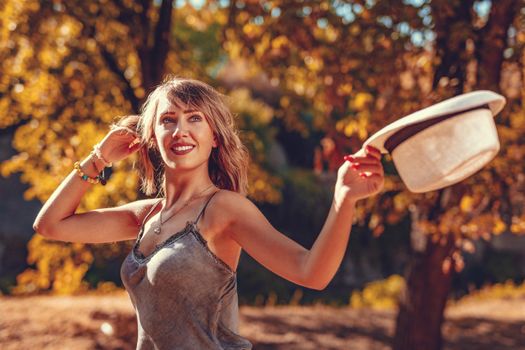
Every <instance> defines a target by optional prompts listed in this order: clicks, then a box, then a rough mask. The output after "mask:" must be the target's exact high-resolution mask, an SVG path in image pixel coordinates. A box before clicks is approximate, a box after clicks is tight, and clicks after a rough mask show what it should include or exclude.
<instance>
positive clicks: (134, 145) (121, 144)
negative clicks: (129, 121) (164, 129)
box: [99, 126, 142, 163]
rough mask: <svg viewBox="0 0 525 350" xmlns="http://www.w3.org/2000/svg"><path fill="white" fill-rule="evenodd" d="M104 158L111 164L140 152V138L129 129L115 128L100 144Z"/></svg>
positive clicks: (124, 127) (123, 127)
mask: <svg viewBox="0 0 525 350" xmlns="http://www.w3.org/2000/svg"><path fill="white" fill-rule="evenodd" d="M99 147H100V153H101V154H102V157H103V158H104V159H105V160H107V161H108V162H110V163H114V162H118V161H119V160H122V159H124V158H126V157H128V156H129V155H131V154H133V153H134V152H136V151H138V150H139V149H140V148H141V147H142V144H141V142H140V136H139V135H138V134H137V132H135V131H134V130H132V129H131V128H129V127H126V126H115V127H112V129H111V131H110V132H109V133H108V134H107V135H106V136H105V137H104V139H102V141H100V143H99Z"/></svg>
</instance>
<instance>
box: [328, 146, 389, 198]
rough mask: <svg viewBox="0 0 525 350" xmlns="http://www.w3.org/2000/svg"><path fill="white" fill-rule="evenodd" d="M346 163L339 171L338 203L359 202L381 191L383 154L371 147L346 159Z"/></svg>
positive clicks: (337, 185) (336, 191)
mask: <svg viewBox="0 0 525 350" xmlns="http://www.w3.org/2000/svg"><path fill="white" fill-rule="evenodd" d="M344 160H345V162H344V163H343V164H342V165H341V166H340V167H339V170H338V171H337V182H336V185H335V194H334V196H336V199H337V200H338V201H343V202H347V201H350V202H353V203H355V202H357V201H358V200H359V199H363V198H366V197H369V196H372V195H374V194H377V193H379V192H380V191H381V189H382V188H383V185H384V170H383V165H382V164H381V152H380V151H379V150H378V149H376V148H374V147H371V146H367V147H366V148H365V149H360V150H359V151H357V152H356V153H354V154H353V155H347V156H345V157H344Z"/></svg>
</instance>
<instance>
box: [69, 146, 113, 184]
mask: <svg viewBox="0 0 525 350" xmlns="http://www.w3.org/2000/svg"><path fill="white" fill-rule="evenodd" d="M90 155H93V156H95V157H96V158H97V159H99V160H100V161H101V162H102V164H104V169H102V171H101V172H100V174H98V175H97V176H95V177H90V176H88V175H86V174H85V173H84V172H83V171H82V168H81V167H80V162H75V164H74V168H75V170H76V171H77V174H78V176H80V178H81V179H82V180H84V181H86V182H89V183H90V184H98V183H100V184H102V185H103V186H104V185H106V183H107V180H108V179H107V177H106V175H105V170H106V168H110V167H112V166H113V163H111V162H108V161H107V160H106V159H104V157H103V156H102V153H101V152H100V145H99V144H96V145H95V146H94V147H93V150H92V151H91V153H90ZM93 167H94V168H95V169H96V170H97V171H99V170H98V168H97V165H96V162H95V160H94V159H93Z"/></svg>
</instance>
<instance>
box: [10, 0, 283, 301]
mask: <svg viewBox="0 0 525 350" xmlns="http://www.w3.org/2000/svg"><path fill="white" fill-rule="evenodd" d="M172 4H173V2H172V1H167V0H164V1H148V0H144V1H118V0H115V1H106V2H103V3H102V2H101V3H98V2H86V1H65V2H61V1H31V0H30V1H26V2H23V3H21V2H18V1H6V2H4V3H3V5H2V7H1V10H0V14H1V17H2V18H3V19H4V20H3V21H2V22H1V25H0V58H1V59H2V62H3V64H2V66H1V67H0V71H1V74H0V76H1V78H0V113H1V115H2V118H1V119H0V128H8V127H10V130H16V131H15V132H14V141H13V146H14V148H15V149H16V150H17V151H18V154H16V155H15V156H13V157H12V158H11V159H9V160H7V161H5V162H3V163H2V164H0V171H1V174H2V175H3V176H4V177H7V176H9V175H10V174H13V173H15V172H20V173H21V174H22V176H21V179H22V181H24V182H26V183H28V184H29V185H30V187H29V189H28V190H27V191H26V192H25V193H24V198H26V199H32V198H37V199H40V200H41V201H45V200H46V199H47V198H48V197H49V196H50V194H51V193H52V191H53V190H54V189H55V188H56V187H57V186H58V184H59V183H60V181H61V180H62V179H63V178H64V177H65V176H66V175H67V174H68V173H69V172H70V171H71V169H72V166H73V162H74V161H76V160H78V159H82V158H83V157H85V156H86V155H87V154H88V153H89V151H90V148H91V147H92V146H93V144H95V143H96V142H97V141H99V140H101V139H102V137H103V136H104V134H105V133H106V132H107V130H108V129H107V126H108V125H109V124H110V123H111V122H113V121H114V120H115V118H116V117H117V116H122V115H126V114H137V113H139V109H140V106H141V104H142V101H143V99H144V98H145V96H146V95H147V93H148V92H149V91H151V89H152V88H153V87H154V86H155V85H156V84H158V83H159V82H160V81H161V80H162V78H163V77H164V75H165V74H167V73H175V74H177V75H180V76H186V77H196V78H199V79H201V80H204V81H208V82H211V81H212V80H213V75H212V74H210V73H209V72H208V70H212V69H213V68H216V67H217V66H219V65H220V64H221V62H222V61H223V60H224V58H226V59H227V57H225V55H224V53H222V51H221V48H220V45H219V44H218V43H217V39H216V33H217V31H218V28H219V27H220V23H221V21H224V20H225V19H226V17H225V16H224V14H221V10H220V9H219V8H215V9H210V10H207V9H202V10H201V11H197V10H196V9H195V8H193V7H191V6H189V5H186V6H184V7H179V8H173V5H172ZM212 10H213V12H212ZM196 39H197V40H196ZM223 90H224V89H223ZM242 98H243V99H244V100H241V101H244V102H245V103H244V105H243V106H242V108H238V110H236V112H241V113H240V114H241V117H242V120H241V121H240V123H241V125H242V124H243V123H251V124H250V126H253V130H247V131H246V132H245V133H244V134H243V135H242V136H243V137H245V139H246V143H247V145H248V147H250V148H251V149H253V148H254V147H257V149H258V150H259V151H261V150H263V151H264V150H265V147H267V146H268V145H267V142H266V141H264V142H263V141H261V140H260V139H259V135H258V134H257V133H256V132H257V130H259V131H261V130H266V129H265V125H266V124H267V123H268V121H269V120H270V119H271V117H272V116H273V114H272V111H271V110H270V111H269V112H268V110H267V107H265V106H262V107H261V106H259V107H258V108H254V107H253V106H252V105H253V104H256V103H257V102H256V101H254V100H253V99H252V98H251V96H250V94H249V93H244V94H242ZM250 108H251V110H250ZM247 111H249V113H248V112H247ZM268 114H269V115H268ZM265 132H266V131H265ZM265 132H263V133H260V134H263V135H266V134H265ZM133 160H134V159H127V160H126V161H123V162H120V163H119V164H116V165H115V166H114V168H113V172H112V175H111V181H110V182H108V185H107V186H105V187H102V186H100V187H93V188H92V190H91V191H90V192H88V193H87V194H86V196H85V198H84V200H83V202H82V203H81V205H80V208H79V210H80V211H85V210H89V209H93V208H100V207H107V206H114V205H120V204H123V203H124V202H128V201H132V200H135V199H137V196H142V195H141V194H140V192H139V190H138V188H139V184H138V174H137V173H136V172H135V171H133V169H132V167H133ZM264 161H265V159H264V152H259V153H258V154H257V157H255V163H254V165H253V166H252V167H250V174H249V175H250V181H251V183H252V184H254V183H256V184H257V186H251V192H250V193H249V195H250V196H251V197H252V198H255V199H256V200H260V201H270V202H272V201H273V202H275V201H278V200H279V192H278V187H279V179H278V178H276V177H275V176H272V175H270V174H269V173H268V172H267V171H266V170H265V169H264V166H265V165H264ZM261 183H262V184H263V185H262V186H260V184H261ZM28 247H29V256H28V262H29V263H30V264H35V265H36V267H37V269H36V270H33V269H28V270H26V271H25V272H24V273H22V274H21V275H19V276H18V286H17V288H16V289H15V290H14V291H15V292H20V293H25V292H33V291H39V290H48V289H52V290H54V291H55V292H60V293H72V292H75V291H77V290H80V289H82V288H85V287H86V286H85V283H83V282H82V279H83V278H84V276H85V273H86V271H87V270H88V268H89V267H90V266H91V264H92V262H93V259H94V257H95V256H96V257H101V258H102V259H110V258H111V257H115V256H117V257H119V256H121V255H122V254H123V252H126V251H129V244H125V243H122V244H116V245H103V246H85V245H82V244H64V243H60V242H50V241H47V240H44V239H43V237H41V236H39V235H35V236H34V237H33V239H32V240H31V242H30V243H29V246H28Z"/></svg>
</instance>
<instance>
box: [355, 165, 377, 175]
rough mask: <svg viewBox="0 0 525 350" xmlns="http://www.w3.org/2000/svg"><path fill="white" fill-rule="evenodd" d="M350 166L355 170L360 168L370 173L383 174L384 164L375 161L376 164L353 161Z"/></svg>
mask: <svg viewBox="0 0 525 350" xmlns="http://www.w3.org/2000/svg"><path fill="white" fill-rule="evenodd" d="M350 167H351V168H352V169H354V170H358V171H359V172H360V173H361V172H370V173H376V174H383V166H382V165H381V163H379V164H378V163H375V164H363V163H352V165H350Z"/></svg>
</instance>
